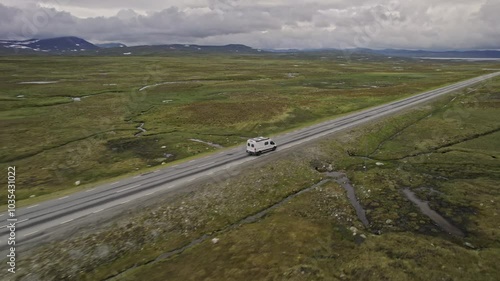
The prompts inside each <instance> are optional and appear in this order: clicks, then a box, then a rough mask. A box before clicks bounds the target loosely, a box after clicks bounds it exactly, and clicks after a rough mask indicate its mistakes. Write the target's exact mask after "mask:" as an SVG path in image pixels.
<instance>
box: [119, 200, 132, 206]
mask: <svg viewBox="0 0 500 281" xmlns="http://www.w3.org/2000/svg"><path fill="white" fill-rule="evenodd" d="M128 202H130V200H127V201H123V202H121V203H120V205H121V204H127V203H128Z"/></svg>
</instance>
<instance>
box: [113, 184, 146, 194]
mask: <svg viewBox="0 0 500 281" xmlns="http://www.w3.org/2000/svg"><path fill="white" fill-rule="evenodd" d="M139 186H141V185H140V184H138V185H134V186H131V187H128V188H125V189H120V190H118V191H116V193H120V192H124V191H127V190H129V189H132V188H136V187H139Z"/></svg>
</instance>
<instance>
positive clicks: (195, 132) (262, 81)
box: [0, 53, 495, 204]
mask: <svg viewBox="0 0 500 281" xmlns="http://www.w3.org/2000/svg"><path fill="white" fill-rule="evenodd" d="M341 55H342V54H341V53H330V54H316V55H314V54H313V55H296V54H257V55H255V54H254V55H251V54H248V55H217V54H210V55H202V54H200V55H172V56H163V57H147V56H144V57H0V74H1V75H0V122H1V124H2V130H1V131H0V139H1V140H2V146H1V147H0V164H1V165H2V167H6V166H14V165H15V166H16V167H17V171H18V173H17V182H18V190H17V196H18V199H19V200H23V199H26V198H29V197H36V198H38V197H40V196H43V195H47V194H51V193H54V192H61V191H64V190H67V189H68V188H71V187H74V183H75V182H76V181H79V182H80V183H81V186H82V188H83V187H84V186H87V185H88V184H93V183H96V182H98V181H100V180H104V179H109V178H112V177H116V176H120V175H125V174H129V173H131V172H136V171H140V170H143V169H145V168H147V167H151V166H157V165H161V164H162V163H166V164H168V163H169V162H172V161H175V160H179V159H183V158H186V157H190V156H194V155H198V154H200V153H203V152H210V151H213V150H216V149H217V148H214V147H212V146H209V145H206V144H204V143H199V142H194V141H191V140H190V139H200V140H203V141H207V142H212V143H216V144H219V145H222V146H225V147H227V146H232V145H236V144H239V143H242V142H243V141H244V139H245V138H247V137H251V136H256V135H270V134H275V133H278V132H281V131H283V130H287V129H290V128H295V127H299V126H301V125H304V124H308V123H310V122H314V121H317V120H319V119H322V118H330V117H333V116H335V115H339V114H343V113H346V112H350V111H354V110H358V109H362V108H365V107H369V106H373V105H377V104H381V103H384V102H388V101H391V100H394V99H398V98H402V97H404V96H408V95H411V94H415V93H418V92H420V91H424V90H427V89H430V88H435V87H438V86H441V85H444V84H448V83H452V82H456V81H459V80H463V79H465V78H469V77H473V76H477V75H480V74H483V73H485V72H487V71H486V70H484V68H491V67H494V65H495V64H494V63H469V62H467V63H463V62H440V61H438V62H424V63H421V62H419V61H417V60H406V59H385V58H378V57H365V56H361V55H352V56H350V57H348V58H344V57H342V56H341ZM26 82H50V83H48V84H36V83H35V84H34V83H28V84H26ZM52 82H55V83H52ZM144 87H146V88H144ZM75 98H76V100H75ZM141 123H144V129H146V130H147V132H145V133H144V134H142V135H140V136H135V134H136V133H138V132H140V131H139V130H138V129H136V127H138V126H139V125H140V124H141ZM4 181H5V178H1V179H0V183H4ZM5 192H6V191H5V190H1V191H0V195H2V196H3V195H5ZM1 204H3V203H1Z"/></svg>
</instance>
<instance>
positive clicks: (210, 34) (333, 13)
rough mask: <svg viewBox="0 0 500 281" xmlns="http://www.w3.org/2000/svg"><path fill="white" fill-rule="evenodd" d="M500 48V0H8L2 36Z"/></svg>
mask: <svg viewBox="0 0 500 281" xmlns="http://www.w3.org/2000/svg"><path fill="white" fill-rule="evenodd" d="M67 35H73V36H78V37H82V38H84V39H86V40H88V41H90V42H93V43H103V42H122V43H125V44H128V45H140V44H170V43H183V44H210V45H222V44H229V43H240V44H246V45H249V46H252V47H256V48H348V47H369V48H411V49H416V48H422V49H500V0H253V1H248V0H247V1H242V0H183V1H182V0H140V1H135V0H85V1H83V0H81V1H80V0H78V1H77V0H44V1H37V0H0V39H29V38H47V37H55V36H67Z"/></svg>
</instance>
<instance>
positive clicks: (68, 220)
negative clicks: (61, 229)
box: [60, 219, 75, 224]
mask: <svg viewBox="0 0 500 281" xmlns="http://www.w3.org/2000/svg"><path fill="white" fill-rule="evenodd" d="M73 220H75V219H70V220H67V221H63V222H61V223H60V224H65V223H68V222H70V221H73Z"/></svg>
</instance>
